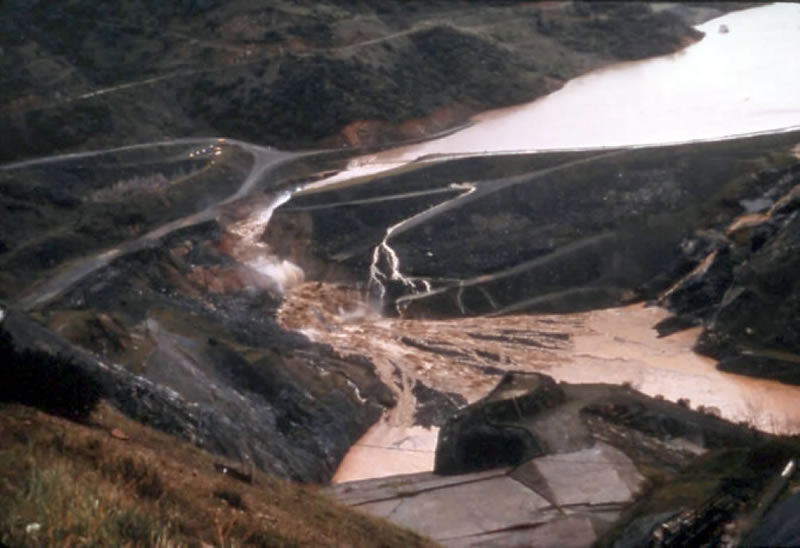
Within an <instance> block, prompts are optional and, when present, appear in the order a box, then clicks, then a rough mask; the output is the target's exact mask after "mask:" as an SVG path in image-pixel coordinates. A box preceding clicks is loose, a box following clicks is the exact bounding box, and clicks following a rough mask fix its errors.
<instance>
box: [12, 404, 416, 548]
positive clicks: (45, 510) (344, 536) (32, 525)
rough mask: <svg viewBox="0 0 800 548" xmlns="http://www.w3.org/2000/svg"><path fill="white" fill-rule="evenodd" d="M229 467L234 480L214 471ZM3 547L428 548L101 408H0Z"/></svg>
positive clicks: (306, 491) (308, 491)
mask: <svg viewBox="0 0 800 548" xmlns="http://www.w3.org/2000/svg"><path fill="white" fill-rule="evenodd" d="M226 467H227V469H228V470H231V469H232V470H233V471H234V472H233V473H229V474H225V473H223V472H222V470H224V469H225V468H226ZM237 472H241V473H242V478H241V479H236V477H235V476H238V475H239V474H237ZM247 477H249V478H251V479H250V481H247ZM242 480H244V481H242ZM0 543H5V544H7V545H9V546H162V547H163V546H209V545H213V546H386V547H391V546H397V547H401V546H402V547H406V546H409V547H410V546H432V543H430V542H428V541H426V540H425V539H423V538H421V537H419V536H417V535H415V534H414V533H411V532H408V531H405V530H402V529H400V528H398V527H396V526H394V525H391V524H389V523H387V522H383V521H381V520H378V519H375V518H371V517H367V516H365V515H362V514H360V513H357V512H354V511H352V510H349V509H347V508H345V507H343V506H340V505H338V504H337V503H334V502H332V501H330V500H328V499H327V498H325V497H323V496H321V495H319V494H317V493H316V492H315V489H314V488H313V487H307V486H305V487H301V486H298V485H297V484H293V483H290V482H287V481H284V480H279V479H276V478H274V477H272V476H268V475H265V474H262V473H260V472H257V471H256V472H253V471H250V470H243V469H241V467H240V466H232V465H231V464H230V463H229V462H227V461H224V460H223V459H221V458H219V457H215V456H212V455H210V454H208V453H206V452H204V451H202V450H200V449H197V448H195V447H193V446H191V445H190V444H187V443H183V442H180V441H178V440H176V439H175V438H173V437H170V436H168V435H165V434H162V433H160V432H156V431H154V430H152V429H150V428H147V427H144V426H142V425H140V424H139V423H136V422H134V421H131V420H130V419H127V418H126V417H125V416H124V415H122V414H120V413H119V412H117V411H116V410H114V409H113V408H111V407H110V406H108V405H106V404H101V405H100V407H98V409H97V410H96V411H95V412H94V413H93V414H92V415H91V417H90V419H89V420H88V421H87V423H86V424H79V423H76V422H71V421H68V420H65V419H61V418H57V417H54V416H51V415H47V414H45V413H42V412H40V411H37V410H35V409H32V408H30V407H25V406H22V405H17V404H0Z"/></svg>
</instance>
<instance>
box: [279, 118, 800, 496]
mask: <svg viewBox="0 0 800 548" xmlns="http://www.w3.org/2000/svg"><path fill="white" fill-rule="evenodd" d="M797 141H798V135H797V134H796V133H794V134H793V133H787V134H779V135H773V136H762V137H753V138H748V139H741V140H730V141H720V142H714V143H705V144H690V145H680V146H668V147H655V148H645V149H619V150H614V151H602V152H572V153H550V154H534V155H508V156H493V157H492V158H491V159H488V158H480V157H479V158H469V159H458V160H451V161H447V162H442V163H441V164H437V165H433V166H431V165H425V164H423V165H420V166H413V165H410V166H408V168H407V169H405V170H403V171H401V172H397V173H393V174H388V175H385V176H382V177H378V178H377V179H374V180H371V181H369V182H368V183H365V184H351V185H333V186H331V187H330V188H327V189H326V188H321V189H316V190H313V191H310V192H305V193H304V192H301V193H299V194H298V195H295V197H294V198H293V199H292V200H291V202H289V203H288V204H286V205H284V206H283V208H281V209H279V210H278V211H277V212H276V213H275V216H274V217H273V221H272V223H271V225H270V227H269V228H268V230H267V232H266V233H265V239H266V240H267V241H268V242H269V243H270V245H271V246H273V248H274V249H276V250H277V251H278V252H279V253H282V254H285V256H286V257H288V258H289V259H290V260H291V261H292V262H293V263H295V264H298V265H300V266H301V267H302V268H303V269H304V271H305V273H306V276H307V277H308V278H309V279H311V280H315V281H313V282H308V283H306V284H303V285H300V286H296V287H294V288H292V289H290V290H289V291H288V293H287V295H286V298H285V302H284V303H283V305H282V307H281V309H280V312H279V318H280V320H281V322H282V323H283V325H285V326H286V327H290V328H294V329H299V330H301V332H303V333H304V334H305V335H307V336H308V337H310V338H311V339H312V340H315V341H318V342H324V343H327V344H330V345H331V346H332V347H333V348H336V349H338V350H339V351H340V352H342V353H343V355H347V354H364V355H367V356H370V357H371V359H372V360H373V362H374V363H375V364H376V367H377V369H378V372H379V374H380V375H381V377H382V378H383V379H384V382H385V383H386V384H387V385H389V386H391V387H392V389H393V390H394V391H395V393H396V395H397V398H398V405H397V407H395V408H394V409H393V410H392V411H390V412H389V413H388V414H387V415H386V416H385V418H384V420H383V421H382V422H381V423H379V425H377V426H376V427H375V428H373V430H372V431H371V432H370V433H368V434H367V435H366V436H365V437H364V438H362V440H361V441H360V442H359V444H357V446H356V447H355V448H354V449H353V450H352V451H351V453H350V456H349V457H348V459H346V460H345V464H344V465H343V467H342V469H340V473H339V475H338V476H337V479H341V480H344V479H355V478H358V477H369V476H372V475H378V474H392V473H399V472H412V471H419V470H422V469H426V468H430V466H431V463H432V461H433V449H434V448H435V439H436V427H437V426H440V425H441V424H442V421H443V420H444V418H445V417H443V416H439V417H437V416H436V413H431V412H430V409H432V408H435V409H454V408H457V407H459V406H461V405H463V404H464V403H466V402H471V401H475V400H476V399H478V398H480V397H482V396H483V395H485V394H486V393H487V392H488V391H489V390H490V388H491V387H492V386H493V385H494V384H495V383H496V382H497V380H498V378H499V375H501V374H502V373H503V372H504V371H508V370H527V371H539V372H545V373H547V374H548V375H552V376H553V377H555V378H556V379H558V380H563V381H567V382H614V383H620V384H621V383H630V384H631V385H632V386H634V387H636V388H638V389H640V390H642V391H644V392H645V393H648V394H650V395H652V396H656V395H662V396H664V397H666V398H667V399H670V400H672V401H678V400H689V401H690V402H691V405H693V406H695V407H697V406H702V407H703V408H708V409H710V410H712V411H713V412H715V413H717V412H718V413H720V414H721V415H722V416H724V417H726V418H728V419H730V420H734V421H746V422H751V423H753V424H756V425H757V426H758V427H759V428H763V429H767V430H775V431H779V432H791V431H793V430H794V429H796V425H797V421H798V418H800V407H799V406H798V405H797V403H796V401H797V399H796V398H797V396H798V395H799V394H800V393H799V392H798V389H797V388H795V387H793V386H789V385H784V384H781V383H778V382H774V381H770V380H755V379H750V378H747V377H742V376H738V375H731V374H726V373H722V372H720V371H718V370H717V369H716V368H715V363H716V362H715V360H713V359H711V358H707V357H701V356H698V355H697V354H695V353H694V351H693V345H694V342H695V339H696V338H697V336H698V334H699V331H698V329H692V330H688V331H681V332H679V333H675V334H673V335H669V336H666V337H659V336H658V332H657V331H656V329H655V328H656V326H657V324H661V325H662V326H664V325H668V324H669V320H667V316H669V314H668V313H667V312H666V311H665V310H664V309H662V308H657V307H649V308H648V307H644V305H643V304H637V305H628V303H636V302H638V303H643V302H650V303H651V304H653V303H655V302H660V303H661V304H662V305H665V306H667V307H669V304H670V302H675V303H676V304H679V303H678V301H675V300H674V299H675V295H676V294H678V295H680V294H681V291H683V292H684V294H687V293H686V292H687V291H688V290H687V289H680V288H677V289H676V287H672V286H673V285H675V284H677V282H679V280H681V278H682V277H684V276H686V275H687V274H691V273H692V272H693V269H695V268H696V267H697V266H698V265H699V264H700V263H701V262H702V261H703V260H705V259H706V254H708V253H711V252H712V250H713V249H714V248H715V246H718V247H716V249H722V248H723V247H725V245H728V244H726V243H725V242H727V241H728V240H727V239H728V238H730V239H731V241H733V240H735V239H736V231H733V232H731V231H730V230H729V229H730V227H731V226H732V225H733V224H735V222H736V219H737V217H739V216H740V215H742V214H747V211H748V209H747V207H749V206H750V204H751V203H755V202H754V201H757V200H758V198H759V197H761V196H763V195H774V196H775V198H774V199H775V201H778V200H779V197H778V195H777V194H778V193H780V192H781V191H780V190H778V189H776V184H778V186H780V187H781V188H782V189H784V190H783V192H788V191H789V189H790V188H793V186H794V185H796V184H797V182H798V181H797V178H798V176H797V169H798V168H797V158H796V157H795V156H794V153H793V148H794V147H795V146H796V144H797ZM778 158H783V160H779V161H777V163H776V160H777V159H778ZM766 166H770V167H769V168H767V167H766ZM778 166H782V167H778ZM773 169H775V171H774V172H773V171H772V170H773ZM765 170H766V171H765ZM778 181H783V182H782V183H777V182H778ZM770 192H771V193H772V194H770ZM771 204H772V202H770V203H769V204H767V203H766V202H765V203H764V205H763V207H762V210H763V211H764V212H765V213H763V215H765V219H764V220H765V221H767V220H768V219H767V216H766V211H767V210H768V209H769V208H770V207H771ZM776 219H777V218H776ZM726 231H727V232H726ZM732 252H736V253H738V251H736V250H734V249H732ZM692 257H694V258H692ZM695 275H696V274H695ZM696 283H697V285H699V286H702V285H703V284H707V285H709V284H710V285H711V286H712V287H711V289H710V290H709V291H708V293H707V294H704V293H703V292H702V291H700V290H696V293H697V294H694V295H693V296H692V293H691V292H689V293H688V295H689V296H690V297H684V298H689V300H690V301H691V299H694V300H695V301H697V302H695V303H694V305H689V306H687V307H685V311H692V306H694V308H695V309H696V310H695V311H697V312H699V315H697V316H695V317H694V318H689V317H688V316H687V317H686V318H684V319H685V320H686V321H687V322H688V323H686V325H685V326H684V327H692V325H694V326H698V327H699V326H700V325H701V323H702V316H703V313H705V314H708V313H709V310H710V308H713V303H712V302H711V301H712V300H713V299H714V298H715V297H714V292H715V291H716V292H717V293H719V294H718V295H717V298H718V299H721V298H722V293H724V292H725V291H726V290H727V289H728V288H729V287H732V286H733V285H735V284H732V280H730V279H727V280H726V279H724V276H723V277H722V278H720V279H713V278H712V277H709V278H708V279H706V280H703V279H702V277H698V281H697V282H696ZM715 284H716V286H717V287H714V286H715ZM720 284H725V285H724V287H723V286H720ZM677 285H679V284H677ZM690 285H691V284H690ZM679 289H680V290H679ZM364 295H366V297H364ZM670 299H673V301H670ZM378 303H380V305H381V306H383V309H380V306H379V305H378ZM704 307H705V308H707V309H709V310H705V312H703V310H702V309H703V308H704ZM678 308H680V306H679V307H678ZM396 316H400V317H396ZM434 318H435V319H434ZM669 331H670V330H669V329H668V328H667V329H666V330H665V329H662V333H665V332H669ZM763 376H766V377H769V375H768V374H767V375H763ZM437 419H438V420H437Z"/></svg>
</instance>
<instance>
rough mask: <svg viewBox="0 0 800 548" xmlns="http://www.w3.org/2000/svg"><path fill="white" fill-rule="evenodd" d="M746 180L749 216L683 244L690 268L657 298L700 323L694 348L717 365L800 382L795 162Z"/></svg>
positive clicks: (799, 200) (799, 220)
mask: <svg viewBox="0 0 800 548" xmlns="http://www.w3.org/2000/svg"><path fill="white" fill-rule="evenodd" d="M753 180H754V181H755V182H757V183H758V185H759V186H760V188H761V189H762V191H763V192H762V193H761V194H760V195H756V196H754V197H753V198H754V199H752V200H750V201H745V202H744V205H745V206H747V208H748V209H749V210H750V211H751V212H750V213H747V214H745V215H741V216H738V217H736V218H734V219H731V220H729V221H728V222H727V223H725V224H722V223H717V224H712V225H703V230H701V231H698V233H697V234H696V235H694V236H693V237H691V238H688V239H687V240H686V241H685V242H684V245H683V250H684V256H683V261H684V264H686V265H687V266H691V265H694V268H693V269H692V270H691V271H690V272H689V273H688V274H686V276H684V277H683V278H682V279H680V280H679V281H678V282H677V283H676V284H675V285H674V286H673V287H671V288H670V289H669V290H668V291H667V292H666V293H665V294H664V295H663V296H662V297H661V302H662V303H663V304H664V305H665V306H667V307H669V308H670V309H671V310H673V311H674V312H675V313H676V314H678V317H679V318H681V319H682V320H684V321H685V322H687V323H692V322H694V323H700V322H702V323H703V324H704V325H705V329H704V331H703V334H702V335H701V337H700V340H699V341H698V343H697V348H698V350H699V351H700V352H703V353H705V354H708V355H710V356H713V357H714V358H717V359H719V360H720V364H719V365H720V367H721V368H722V369H725V370H727V371H733V372H736V373H744V374H748V375H755V376H759V377H767V378H772V379H777V380H780V381H783V382H791V383H795V384H800V164H798V163H794V164H793V165H791V166H788V167H785V168H783V169H769V170H764V171H760V172H758V173H757V174H755V175H754V177H753Z"/></svg>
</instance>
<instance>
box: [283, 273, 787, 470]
mask: <svg viewBox="0 0 800 548" xmlns="http://www.w3.org/2000/svg"><path fill="white" fill-rule="evenodd" d="M334 294H335V290H329V288H327V287H326V286H325V284H316V283H310V284H304V285H302V286H298V287H296V288H294V289H292V290H290V291H289V293H288V294H287V298H286V302H285V303H284V305H283V307H282V308H281V311H280V314H279V318H280V320H281V322H282V323H283V324H284V325H285V326H286V327H291V328H295V329H297V328H299V329H300V330H301V331H302V332H303V333H304V334H306V335H307V336H308V337H310V338H311V339H313V340H315V341H318V342H322V343H327V344H330V345H331V346H333V347H334V348H336V349H337V351H338V352H341V353H342V354H351V353H358V354H364V355H367V356H369V357H370V358H371V359H372V361H373V363H375V365H376V367H377V370H378V373H379V375H380V376H381V378H382V379H383V381H384V382H385V383H386V384H387V385H389V386H392V387H394V389H395V391H396V396H397V400H398V404H397V406H396V407H395V408H394V409H392V410H391V411H390V412H389V413H388V414H387V415H386V416H384V417H383V419H382V420H381V421H379V422H378V423H377V424H376V425H375V426H374V427H373V428H372V429H370V430H369V431H368V432H367V433H366V434H365V435H364V436H363V437H362V439H361V440H359V441H358V442H357V443H356V444H355V445H354V446H353V448H352V449H351V450H350V452H349V453H348V455H347V456H346V457H345V459H344V461H343V462H342V464H341V465H340V467H339V470H338V472H337V474H336V477H335V478H334V481H335V482H342V481H352V480H357V479H365V478H371V477H381V476H388V475H394V474H402V473H412V472H421V471H426V470H431V469H432V468H433V458H434V452H435V449H436V437H437V434H438V430H437V429H436V428H435V427H434V428H429V429H428V428H422V427H420V426H414V422H415V421H414V410H415V408H416V403H417V402H416V397H415V396H414V394H413V392H412V388H413V386H414V385H415V383H416V382H420V383H423V384H425V385H426V386H429V387H431V388H434V389H437V390H442V391H447V392H455V393H458V394H461V395H462V396H464V398H465V399H466V400H467V401H468V402H473V401H476V400H477V399H479V398H481V397H482V396H484V395H485V394H486V393H487V392H488V391H489V390H491V388H493V387H494V385H495V384H496V382H497V380H498V378H499V377H497V376H493V375H487V374H485V373H484V372H483V371H481V369H480V367H481V366H490V367H499V368H501V369H507V370H522V371H536V372H542V373H545V374H548V375H551V376H552V377H554V378H555V379H556V380H558V381H566V382H570V383H612V384H623V383H629V384H630V385H631V386H632V387H634V388H636V389H637V390H639V391H641V392H643V393H645V394H648V395H650V396H659V395H660V396H663V397H664V398H665V399H668V400H671V401H678V400H679V399H683V398H685V399H688V400H689V402H690V405H691V407H692V408H695V409H696V408H698V407H699V406H701V405H702V406H704V407H707V408H711V409H712V410H713V411H714V412H718V413H719V414H720V415H721V416H722V417H724V418H726V419H729V420H732V421H744V422H747V423H749V424H752V425H754V426H756V427H758V428H760V429H762V430H766V431H771V432H776V433H795V432H800V387H798V386H792V385H785V384H781V383H778V382H774V381H769V380H763V379H755V378H750V377H745V376H741V375H734V374H730V373H725V372H722V371H719V370H717V368H716V362H715V361H714V360H712V359H709V358H706V357H703V356H700V355H698V354H696V353H694V352H693V351H692V346H693V344H694V342H695V340H696V338H697V336H698V334H699V330H698V329H691V330H686V331H683V332H679V333H675V334H673V335H671V336H668V337H659V336H658V333H657V332H656V330H655V329H654V326H655V325H656V324H657V323H658V322H659V321H661V320H662V319H664V318H665V317H667V316H668V314H669V313H668V312H667V311H665V310H663V309H661V308H657V307H645V306H644V305H642V304H637V305H630V306H626V307H620V308H611V309H603V310H595V311H591V312H585V313H578V314H561V315H518V316H502V317H495V318H486V317H476V318H460V319H450V320H424V319H423V320H410V319H402V318H400V319H391V318H382V317H380V316H379V315H377V314H376V313H374V312H372V311H370V310H369V309H368V308H367V307H365V306H363V305H360V304H357V303H355V304H354V303H353V302H352V301H351V302H349V303H346V299H343V298H338V299H337V298H336V297H335V296H332V295H334ZM326 302H327V303H334V302H335V304H331V305H328V306H326V304H325V303H326ZM343 303H346V304H344V306H343ZM408 340H412V341H416V342H420V343H423V344H422V345H416V346H415V345H409V344H408V343H407V341H408ZM531 343H533V344H531ZM420 346H422V347H429V348H432V347H436V348H439V349H441V350H443V351H440V352H431V351H425V350H421V349H420ZM398 370H399V374H398Z"/></svg>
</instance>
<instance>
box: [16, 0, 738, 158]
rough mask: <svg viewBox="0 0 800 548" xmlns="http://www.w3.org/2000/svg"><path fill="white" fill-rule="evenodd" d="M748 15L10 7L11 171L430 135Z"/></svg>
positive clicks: (413, 7) (427, 7) (209, 4)
mask: <svg viewBox="0 0 800 548" xmlns="http://www.w3.org/2000/svg"><path fill="white" fill-rule="evenodd" d="M733 7H735V6H731V5H725V6H724V7H721V8H716V9H709V8H698V10H699V11H698V10H695V11H692V10H687V9H684V10H682V11H681V10H678V12H677V13H678V15H675V14H673V12H672V11H671V10H664V11H660V12H658V13H656V12H655V11H654V10H652V9H650V7H648V6H646V5H643V4H634V3H618V4H613V3H600V4H596V3H593V4H590V3H588V2H587V3H580V2H578V3H569V2H564V3H559V2H541V3H514V2H490V1H485V2H480V3H475V2H466V1H463V0H462V1H446V2H445V1H442V0H438V1H435V2H404V3H402V4H398V3H396V2H389V1H381V2H370V3H368V4H367V3H360V2H359V3H353V2H337V1H335V0H327V1H323V2H314V3H302V2H301V3H297V2H290V1H288V0H281V1H279V2H258V1H254V0H238V1H236V2H221V1H213V0H208V1H202V2H201V1H194V2H182V3H167V4H164V3H158V2H149V1H146V0H136V1H133V2H125V3H124V4H103V5H100V6H98V5H97V4H96V3H95V2H90V1H88V0H70V1H68V2H60V3H58V4H57V5H55V6H53V5H51V4H49V3H42V2H28V1H27V0H10V1H8V2H4V3H3V5H2V6H0V21H2V23H0V25H2V27H1V28H0V48H1V51H2V54H1V55H0V121H1V122H0V123H2V125H3V127H5V128H7V138H6V139H4V140H3V143H2V145H0V161H2V160H5V161H7V160H12V159H17V158H21V157H30V156H34V155H43V154H47V153H51V152H53V151H57V150H62V149H66V148H75V147H89V146H99V145H110V144H120V143H131V142H142V141H147V140H154V139H160V138H164V137H169V136H188V135H204V136H206V135H223V136H226V137H237V138H242V139H245V140H249V141H253V142H257V143H260V144H265V145H271V146H277V147H279V148H287V147H288V148H296V147H309V146H313V145H316V144H319V143H320V142H324V143H326V144H328V145H336V146H339V145H342V144H349V145H353V144H363V143H375V142H387V141H396V140H400V139H409V138H415V137H420V136H423V135H429V134H431V133H435V132H437V131H442V130H444V129H447V128H450V127H453V126H456V125H458V124H460V123H463V122H464V121H465V120H466V119H467V117H468V116H469V115H470V114H472V113H475V112H478V111H482V110H486V109H488V108H493V107H499V106H503V105H509V104H513V103H520V102H524V101H529V100H531V99H534V98H536V97H539V96H541V95H543V94H545V93H548V92H550V91H553V90H554V89H557V88H558V87H560V86H561V85H562V84H563V83H564V82H566V81H567V80H568V79H570V78H572V77H575V76H577V75H579V74H582V73H584V72H587V71H589V70H591V69H594V68H597V67H600V66H604V65H608V64H610V63H614V62H618V61H626V60H634V59H642V58H646V57H651V56H654V55H662V54H666V53H670V52H674V51H676V50H678V49H679V48H681V47H683V46H685V45H687V44H688V43H691V42H693V41H695V40H697V39H699V38H700V36H701V34H700V33H699V32H697V31H695V30H693V29H692V28H691V27H690V26H689V24H688V22H687V21H689V19H691V17H692V16H694V18H696V17H697V16H698V14H703V15H705V16H706V17H710V16H713V15H715V14H719V13H721V10H728V9H732V8H733ZM681 16H682V17H684V19H682V18H681ZM687 18H689V19H687ZM691 22H692V23H694V22H696V21H691Z"/></svg>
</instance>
